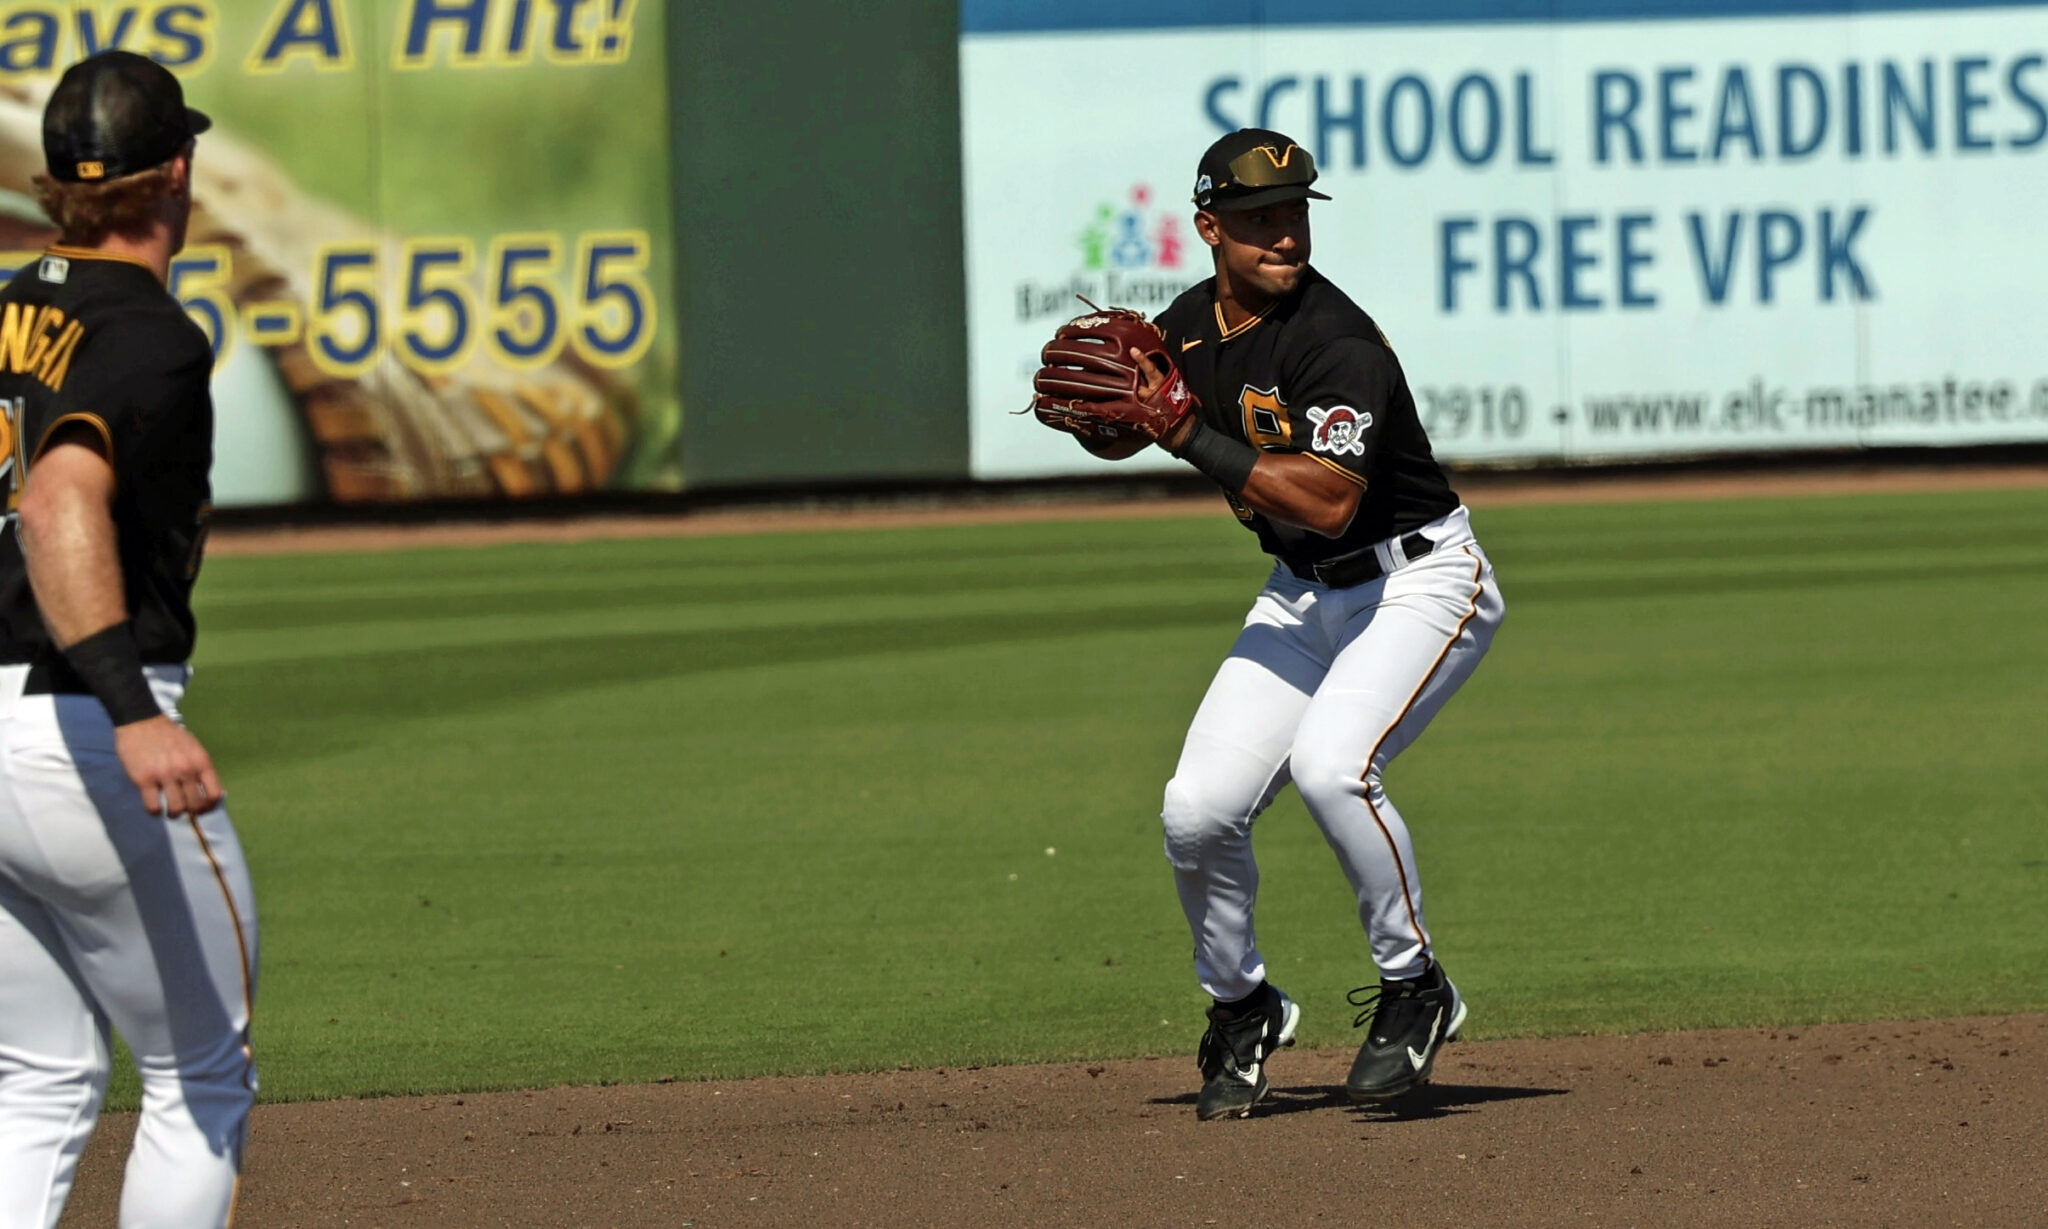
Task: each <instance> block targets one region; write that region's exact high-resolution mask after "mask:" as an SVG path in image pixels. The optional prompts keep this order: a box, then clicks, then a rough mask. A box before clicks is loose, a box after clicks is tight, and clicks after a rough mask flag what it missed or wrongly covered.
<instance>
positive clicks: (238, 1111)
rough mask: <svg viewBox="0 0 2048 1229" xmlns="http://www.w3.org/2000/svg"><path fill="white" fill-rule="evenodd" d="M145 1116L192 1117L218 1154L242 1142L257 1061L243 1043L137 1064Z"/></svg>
mask: <svg viewBox="0 0 2048 1229" xmlns="http://www.w3.org/2000/svg"><path fill="white" fill-rule="evenodd" d="M137 1067H138V1068H139V1069H140V1071H141V1075H142V1109H143V1112H144V1113H145V1114H151V1113H154V1114H158V1115H166V1116H169V1117H172V1118H175V1119H178V1120H189V1121H190V1122H191V1124H192V1125H193V1126H194V1127H196V1128H197V1129H198V1132H199V1134H200V1136H201V1137H203V1138H204V1139H205V1141H206V1147H207V1150H208V1151H210V1152H213V1153H216V1154H219V1153H223V1152H225V1151H227V1150H229V1149H231V1148H236V1147H239V1146H240V1140H241V1138H242V1135H243V1132H244V1129H245V1125H246V1123H247V1121H248V1118H249V1111H250V1108H251V1107H252V1106H254V1105H255V1103H256V1065H255V1061H254V1060H253V1059H252V1058H251V1057H250V1054H249V1051H248V1050H247V1049H246V1048H245V1047H244V1046H242V1045H241V1044H240V1042H239V1041H236V1042H232V1043H228V1042H224V1043H223V1044H221V1045H218V1046H215V1047H213V1048H211V1049H209V1050H208V1051H207V1052H205V1053H203V1054H194V1055H187V1056H186V1057H185V1058H184V1060H183V1061H181V1062H179V1063H176V1064H169V1063H166V1064H162V1065H156V1064H149V1065H144V1064H141V1063H138V1064H137Z"/></svg>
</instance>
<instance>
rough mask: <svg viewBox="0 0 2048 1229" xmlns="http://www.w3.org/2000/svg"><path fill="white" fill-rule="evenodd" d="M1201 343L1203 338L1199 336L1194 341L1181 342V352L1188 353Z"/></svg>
mask: <svg viewBox="0 0 2048 1229" xmlns="http://www.w3.org/2000/svg"><path fill="white" fill-rule="evenodd" d="M1201 344H1202V339H1201V338H1199V337H1197V338H1195V339H1194V340H1193V341H1184V342H1182V343H1180V352H1181V353H1182V354H1186V353H1187V352H1188V351H1190V350H1192V349H1194V348H1195V347H1196V346H1199V345H1201Z"/></svg>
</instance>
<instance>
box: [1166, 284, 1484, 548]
mask: <svg viewBox="0 0 2048 1229" xmlns="http://www.w3.org/2000/svg"><path fill="white" fill-rule="evenodd" d="M1154 323H1155V324H1157V325H1158V326H1159V327H1160V329H1161V330H1162V331H1164V332H1165V334H1166V340H1167V344H1168V346H1169V347H1170V348H1171V349H1172V351H1173V353H1174V357H1175V358H1176V359H1177V360H1178V361H1179V363H1180V367H1181V372H1182V374H1183V375H1185V376H1186V378H1187V382H1188V387H1189V388H1191V389H1193V390H1194V393H1195V396H1196V397H1197V398H1198V399H1200V401H1201V409H1200V410H1198V411H1197V412H1198V413H1199V414H1200V415H1201V419H1202V422H1203V423H1205V424H1207V425H1208V426H1210V427H1213V428H1215V429H1216V430H1218V431H1223V432H1226V433H1228V434H1230V435H1231V436H1233V437H1235V438H1237V439H1240V440H1243V441H1244V442H1246V443H1248V444H1250V445H1251V446H1252V447H1254V448H1258V449H1260V450H1262V451H1266V452H1296V453H1301V454H1303V455H1305V456H1307V457H1309V458H1311V459H1313V460H1316V461H1320V462H1321V463H1323V464H1324V465H1326V466H1328V467H1330V468H1331V469H1333V470H1335V471H1336V472H1337V473H1339V474H1342V475H1343V476H1344V477H1345V478H1347V479H1349V480H1350V481H1352V482H1355V483H1357V484H1358V486H1359V487H1360V488H1362V489H1363V492H1364V493H1363V494H1362V495H1361V496H1360V497H1359V504H1358V514H1357V516H1355V517H1353V518H1352V521H1351V525H1350V527H1349V528H1348V529H1346V530H1345V531H1344V533H1343V535H1342V536H1341V537H1337V538H1326V537H1324V536H1322V535H1321V534H1319V533H1315V532H1313V531H1311V530H1307V529H1298V528H1296V527H1294V526H1292V525H1283V524H1280V523H1279V522H1277V521H1274V520H1272V519H1271V518H1270V517H1267V516H1264V515H1261V514H1260V513H1257V512H1254V511H1252V510H1251V509H1249V508H1247V507H1245V506H1244V505H1243V504H1242V503H1240V502H1239V501H1238V500H1237V499H1235V498H1232V499H1231V500H1230V505H1231V508H1232V509H1233V510H1234V511H1235V512H1236V513H1237V516H1238V519H1239V520H1241V521H1243V522H1244V523H1245V524H1246V525H1248V526H1250V527H1251V528H1252V529H1253V530H1254V531H1256V532H1257V533H1258V535H1259V543H1260V545H1261V546H1263V547H1264V548H1265V550H1266V552H1267V553H1268V554H1272V555H1278V556H1280V557H1282V558H1285V559H1289V560H1293V561H1295V562H1300V563H1316V562H1320V561H1322V560H1325V559H1333V558H1336V557H1337V556H1339V555H1345V554H1349V553H1351V552H1353V551H1356V550H1359V549H1362V548H1364V547H1366V546H1369V545H1371V544H1372V543H1374V542H1377V541H1379V540H1381V539H1382V538H1390V537H1393V536H1395V535H1397V534H1404V533H1408V532H1410V531H1411V530H1414V529H1417V528H1419V527H1421V526H1423V525H1426V524H1428V523H1429V522H1430V521H1433V520H1435V519H1436V518H1438V517H1440V516H1442V515H1444V514H1445V513H1447V512H1450V511H1452V510H1454V509H1456V508H1457V506H1458V496H1457V494H1456V492H1454V491H1452V490H1451V484H1450V482H1449V480H1448V479H1446V478H1445V477H1444V471H1443V469H1442V467H1440V466H1439V465H1437V463H1436V457H1435V456H1434V455H1432V454H1431V452H1430V450H1429V438H1428V437H1427V436H1426V435H1424V434H1423V431H1422V420H1421V418H1420V417H1419V416H1418V415H1417V414H1416V412H1415V396H1414V394H1412V393H1410V392H1409V391H1408V381H1407V379H1406V378H1405V377H1404V376H1403V375H1402V374H1401V364H1400V361H1399V360H1397V359H1396V358H1395V357H1394V352H1393V350H1392V349H1391V348H1389V347H1388V345H1387V340H1386V337H1385V336H1384V335H1382V334H1381V332H1380V330H1379V326H1378V325H1376V324H1374V323H1373V321H1372V317H1370V316H1368V315H1366V314H1365V312H1364V311H1362V310H1360V309H1359V307H1358V305H1357V304H1355V303H1353V302H1352V301H1351V300H1350V298H1349V297H1347V296H1346V295H1345V294H1344V292H1343V291H1341V290H1339V289H1337V287H1336V286H1335V285H1333V284H1332V283H1331V282H1330V280H1329V279H1328V278H1326V277H1324V276H1323V275H1322V274H1320V273H1317V272H1316V271H1315V269H1314V268H1313V267H1311V268H1308V269H1305V270H1303V273H1302V279H1301V284H1300V285H1299V286H1297V287H1295V290H1294V293H1292V294H1290V295H1288V296H1287V297H1285V298H1283V299H1281V300H1279V301H1278V302H1276V303H1274V304H1273V306H1272V307H1271V308H1270V309H1268V310H1267V311H1266V312H1265V314H1263V315H1260V316H1257V317H1255V318H1253V319H1251V320H1247V321H1245V322H1244V323H1242V324H1240V325H1238V326H1237V327H1236V328H1225V327H1224V325H1223V310H1222V307H1221V305H1219V304H1218V303H1217V302H1216V279H1214V278H1210V279H1209V280H1208V281H1205V282H1203V283H1202V284H1201V285H1199V286H1196V287H1194V288H1193V289H1191V290H1189V291H1188V292H1187V293H1185V294H1183V295H1181V296H1180V297H1179V298H1178V299H1175V300H1174V301H1173V305H1172V306H1171V307H1168V308H1167V309H1166V310H1165V311H1163V312H1161V313H1160V314H1159V317H1158V319H1157V320H1155V321H1154Z"/></svg>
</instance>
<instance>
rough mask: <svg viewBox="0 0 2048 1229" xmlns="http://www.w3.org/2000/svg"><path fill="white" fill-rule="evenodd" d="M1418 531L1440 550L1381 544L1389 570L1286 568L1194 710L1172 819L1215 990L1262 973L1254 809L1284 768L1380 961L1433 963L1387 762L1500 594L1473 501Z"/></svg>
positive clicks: (1202, 964) (1170, 805) (1431, 704)
mask: <svg viewBox="0 0 2048 1229" xmlns="http://www.w3.org/2000/svg"><path fill="white" fill-rule="evenodd" d="M1422 533H1423V534H1424V535H1425V536H1427V537H1428V538H1429V539H1430V540H1431V541H1432V542H1434V543H1436V546H1435V549H1434V550H1432V551H1431V552H1430V553H1429V554H1427V555H1424V556H1422V557H1420V558H1417V559H1414V560H1407V559H1406V556H1405V554H1402V553H1400V551H1399V546H1398V543H1394V542H1387V543H1381V544H1380V545H1379V547H1377V548H1376V549H1377V550H1378V551H1379V553H1380V556H1381V562H1382V565H1383V566H1387V565H1393V566H1392V570H1391V571H1390V572H1389V573H1388V574H1387V575H1385V576H1382V577H1380V578H1379V579H1378V580H1374V581H1370V582H1368V583H1366V584H1362V585H1356V586H1353V587H1351V588H1348V589H1332V588H1329V587H1327V586H1324V585H1321V584H1317V583H1314V582H1311V581H1304V580H1301V579H1299V578H1297V577H1296V576H1295V575H1294V574H1293V573H1292V572H1290V571H1288V570H1287V569H1286V568H1285V567H1284V566H1283V567H1276V568H1275V569H1274V570H1273V575H1272V577H1271V578H1270V579H1269V580H1268V581H1267V582H1266V587H1265V589H1264V590H1262V591H1261V592H1260V594H1259V596H1258V599H1257V601H1255V602H1254V603H1253V604H1252V609H1251V613H1250V614H1249V615H1248V616H1247V617H1246V619H1245V625H1244V631H1243V632H1242V633H1241V634H1240V635H1239V636H1238V638H1237V643H1236V644H1235V645H1234V646H1232V648H1231V650H1230V656H1229V657H1227V658H1225V659H1224V662H1223V665H1222V667H1221V668H1220V669H1218V670H1217V672H1216V677H1215V680H1214V681H1213V682H1211V683H1210V684H1209V691H1208V694H1207V695H1206V696H1205V697H1204V698H1203V700H1202V705H1201V708H1200V709H1199V710H1198V711H1197V712H1196V713H1195V720H1194V724H1193V725H1192V726H1191V727H1189V729H1188V736H1187V742H1186V744H1185V746H1184V747H1183V748H1182V750H1181V756H1180V765H1179V767H1178V768H1177V769H1175V771H1174V776H1173V780H1172V781H1171V782H1169V783H1168V784H1167V787H1166V804H1165V809H1164V813H1163V816H1162V818H1163V819H1164V820H1165V824H1166V857H1167V860H1168V861H1169V862H1171V863H1172V864H1173V872H1174V878H1175V881H1176V886H1177V887H1178V889H1179V892H1180V902H1181V908H1182V910H1183V911H1185V912H1186V914H1187V919H1188V928H1189V929H1190V930H1191V931H1192V932H1193V934H1194V940H1195V975H1196V977H1197V978H1198V979H1199V980H1200V982H1201V984H1202V989H1204V990H1206V991H1207V992H1208V993H1209V994H1210V995H1212V996H1214V997H1216V998H1218V999H1225V1000H1229V999H1239V998H1243V997H1244V996H1245V995H1247V994H1250V993H1251V992H1252V991H1254V990H1256V989H1257V988H1258V985H1259V982H1260V981H1262V980H1263V979H1264V978H1265V976H1266V962H1265V958H1264V957H1263V956H1262V955H1261V954H1260V952H1259V943H1258V936H1257V933H1256V930H1255V928H1254V925H1253V907H1254V905H1255V903H1256V901H1257V897H1258V890H1259V868H1258V864H1257V862H1255V861H1254V860H1253V858H1252V842H1251V836H1252V824H1253V822H1254V821H1255V820H1257V819H1258V817H1259V813H1260V812H1261V811H1264V810H1265V809H1266V807H1267V806H1268V805H1269V804H1270V803H1271V802H1272V801H1273V798H1274V796H1275V795H1277V794H1278V793H1279V792H1280V790H1281V788H1282V787H1283V786H1285V785H1286V784H1287V783H1288V782H1289V781H1290V780H1291V781H1292V782H1293V783H1294V787H1295V789H1296V790H1297V791H1298V792H1299V793H1300V794H1301V798H1302V801H1303V802H1304V803H1305V804H1307V807H1308V811H1309V814H1310V815H1311V816H1313V817H1314V818H1315V821H1316V823H1317V825H1318V826H1320V827H1321V828H1322V831H1323V836H1324V838H1325V839H1327V840H1328V841H1329V843H1330V848H1331V849H1332V850H1334V851H1335V852H1336V854H1337V862H1338V865H1340V866H1341V867H1343V870H1344V875H1345V877H1346V878H1347V879H1349V880H1350V881H1351V886H1352V889H1353V890H1354V891H1355V892H1356V893H1357V896H1358V916H1359V920H1360V921H1361V922H1362V923H1363V924H1364V926H1365V932H1366V936H1367V938H1368V939H1369V941H1370V943H1371V946H1372V955H1373V961H1374V963H1375V964H1377V965H1378V966H1379V971H1380V975H1381V976H1383V977H1389V978H1408V977H1417V976H1420V975H1421V974H1422V973H1423V972H1424V971H1426V970H1427V968H1428V967H1429V961H1430V958H1431V955H1430V943H1429V930H1428V927H1427V926H1426V925H1425V924H1424V922H1423V914H1422V880H1421V878H1420V877H1419V876H1418V875H1417V873H1416V868H1415V850H1414V847H1413V845H1412V844H1411V843H1410V841H1409V837H1408V826H1407V824H1405V823H1404V822H1403V821H1402V819H1401V813H1400V812H1399V811H1397V810H1395V809H1394V804H1393V801H1392V800H1391V799H1389V798H1388V797H1387V794H1386V790H1385V789H1384V788H1383V787H1382V785H1381V782H1380V776H1381V774H1382V773H1383V772H1384V771H1385V770H1386V767H1387V765H1388V764H1389V763H1391V762H1392V761H1393V759H1394V757H1395V756H1397V755H1399V754H1400V753H1401V752H1402V751H1403V750H1404V749H1406V748H1407V746H1408V745H1409V744H1410V743H1412V742H1414V741H1415V739H1416V738H1417V737H1418V736H1419V735H1420V734H1421V733H1422V731H1423V728H1424V727H1425V726H1427V725H1428V724H1429V722H1430V719H1431V718H1432V717H1434V716H1436V714H1437V711H1438V710H1439V709H1441V708H1442V707H1443V706H1444V702H1445V701H1447V700H1449V699H1450V698H1451V695H1452V693H1454V692H1456V691H1457V690H1458V687H1459V686H1460V685H1461V684H1462V683H1464V681H1465V680H1466V679H1467V678H1468V677H1470V675H1471V673H1472V670H1473V667H1475V666H1477V665H1478V664H1479V659H1480V658H1481V657H1482V656H1484V655H1485V653H1486V649H1487V646H1488V645H1490V644H1491V643H1492V641H1493V634H1494V631H1495V629H1497V628H1498V627H1499V626H1500V621H1501V616H1502V613H1503V610H1504V607H1503V605H1502V602H1501V596H1500V588H1499V586H1498V585H1496V584H1495V583H1494V578H1493V565H1492V564H1491V563H1490V562H1488V560H1487V558H1486V553H1485V552H1484V551H1483V550H1481V549H1480V547H1479V544H1478V542H1477V541H1475V540H1474V539H1473V537H1472V529H1471V524H1470V521H1469V519H1468V516H1467V514H1466V510H1465V509H1464V508H1462V507H1461V508H1459V509H1458V510H1457V511H1455V512H1452V513H1450V514H1449V515H1447V516H1444V517H1442V518H1440V519H1438V520H1436V521H1433V522H1431V523H1430V524H1428V525H1426V526H1424V527H1423V529H1422Z"/></svg>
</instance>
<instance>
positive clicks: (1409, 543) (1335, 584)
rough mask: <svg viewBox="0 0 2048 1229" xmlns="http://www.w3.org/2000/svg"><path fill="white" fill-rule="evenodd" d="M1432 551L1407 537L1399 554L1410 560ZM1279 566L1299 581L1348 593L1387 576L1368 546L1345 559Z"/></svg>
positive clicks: (1416, 538) (1433, 545) (1429, 543)
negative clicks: (1298, 578) (1345, 590)
mask: <svg viewBox="0 0 2048 1229" xmlns="http://www.w3.org/2000/svg"><path fill="white" fill-rule="evenodd" d="M1435 549H1436V543H1434V542H1432V541H1430V540H1429V539H1428V538H1426V537H1424V536H1423V535H1422V534H1420V533H1411V534H1407V535H1406V536H1404V537H1403V538H1402V539H1401V550H1402V552H1403V553H1405V554H1406V555H1407V556H1408V557H1409V558H1410V559H1420V558H1422V557H1423V556H1424V555H1427V554H1428V553H1429V552H1431V551H1433V550H1435ZM1281 562H1283V563H1285V564H1286V565H1287V570H1288V571H1290V572H1292V573H1294V574H1295V575H1296V576H1298V577H1300V578H1301V579H1303V580H1312V581H1315V582H1316V583H1317V584H1323V585H1328V586H1329V587H1330V588H1332V589H1349V588H1350V587H1351V586H1353V585H1362V584H1364V583H1366V582H1367V581H1370V580H1378V579H1379V578H1380V577H1382V576H1384V575H1386V574H1387V573H1386V569H1385V568H1382V567H1381V566H1380V557H1379V553H1378V552H1377V551H1375V550H1373V548H1372V547H1370V546H1368V547H1366V548H1365V549H1364V550H1361V551H1353V552H1351V553H1350V554H1348V555H1339V556H1337V557H1336V558H1335V559H1325V560H1323V561H1322V562H1320V563H1298V562H1296V561H1295V560H1292V559H1284V560H1282V561H1281Z"/></svg>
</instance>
